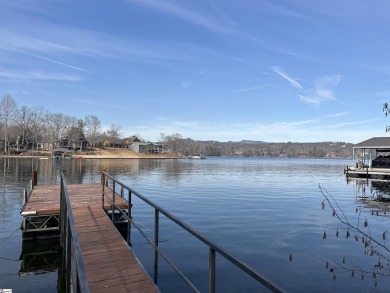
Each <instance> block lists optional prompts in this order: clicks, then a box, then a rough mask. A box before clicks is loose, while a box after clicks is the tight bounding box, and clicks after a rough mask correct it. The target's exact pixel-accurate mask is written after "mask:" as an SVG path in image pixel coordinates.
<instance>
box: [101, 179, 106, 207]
mask: <svg viewBox="0 0 390 293" xmlns="http://www.w3.org/2000/svg"><path fill="white" fill-rule="evenodd" d="M101 178H102V179H101V181H102V209H103V210H104V187H105V185H106V174H104V173H103V172H102V177H101Z"/></svg>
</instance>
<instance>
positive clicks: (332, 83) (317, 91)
mask: <svg viewBox="0 0 390 293" xmlns="http://www.w3.org/2000/svg"><path fill="white" fill-rule="evenodd" d="M271 68H272V70H273V71H274V72H276V73H277V74H278V75H280V76H281V77H283V78H284V79H286V80H287V81H288V82H289V83H290V85H291V86H292V87H294V88H295V89H297V90H298V93H299V94H298V96H299V98H300V99H301V101H303V102H305V103H308V104H312V105H315V106H319V105H320V104H321V103H323V102H328V101H332V100H334V99H335V98H336V97H335V95H334V88H335V87H336V86H337V85H338V84H339V83H340V81H341V75H340V74H335V75H326V76H322V77H320V78H319V79H318V80H317V81H316V83H315V84H314V87H312V88H304V87H303V86H302V85H301V84H300V83H299V82H298V80H302V79H298V78H293V77H291V76H290V75H288V74H287V73H286V72H285V71H284V70H283V69H282V68H280V67H278V66H273V67H271Z"/></svg>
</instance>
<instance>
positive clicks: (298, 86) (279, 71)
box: [271, 66, 303, 90]
mask: <svg viewBox="0 0 390 293" xmlns="http://www.w3.org/2000/svg"><path fill="white" fill-rule="evenodd" d="M271 68H272V70H273V71H275V72H276V73H277V74H279V75H280V76H281V77H283V78H284V79H286V80H287V81H288V82H289V83H290V84H291V86H292V87H294V88H296V89H299V90H302V89H303V86H302V85H301V84H300V83H299V82H298V81H297V80H296V79H294V78H292V77H291V76H289V75H288V74H287V73H286V72H285V71H284V70H283V69H282V68H280V67H278V66H272V67H271Z"/></svg>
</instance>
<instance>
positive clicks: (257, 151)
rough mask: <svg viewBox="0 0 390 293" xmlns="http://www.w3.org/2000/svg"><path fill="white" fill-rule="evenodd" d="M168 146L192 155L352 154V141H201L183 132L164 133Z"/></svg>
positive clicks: (285, 155) (288, 155)
mask: <svg viewBox="0 0 390 293" xmlns="http://www.w3.org/2000/svg"><path fill="white" fill-rule="evenodd" d="M161 141H162V142H163V143H164V145H165V148H166V149H169V151H170V152H172V153H177V154H182V155H184V156H190V155H193V154H201V155H204V156H215V157H221V156H227V157H233V156H235V157H287V158H293V157H294V158H297V157H301V158H326V157H337V158H348V157H351V156H352V146H353V144H351V143H345V142H313V143H296V142H295V143H293V142H286V143H268V142H262V141H247V140H243V141H239V142H233V141H229V142H219V141H199V140H193V139H191V138H183V137H182V136H181V135H180V134H178V133H176V134H172V135H165V134H161Z"/></svg>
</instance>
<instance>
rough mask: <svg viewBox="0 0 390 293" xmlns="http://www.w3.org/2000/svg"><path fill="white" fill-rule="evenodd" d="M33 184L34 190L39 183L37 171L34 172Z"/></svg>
mask: <svg viewBox="0 0 390 293" xmlns="http://www.w3.org/2000/svg"><path fill="white" fill-rule="evenodd" d="M31 180H32V182H31V189H33V188H34V187H35V186H37V183H38V176H37V170H33V171H32V179H31Z"/></svg>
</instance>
